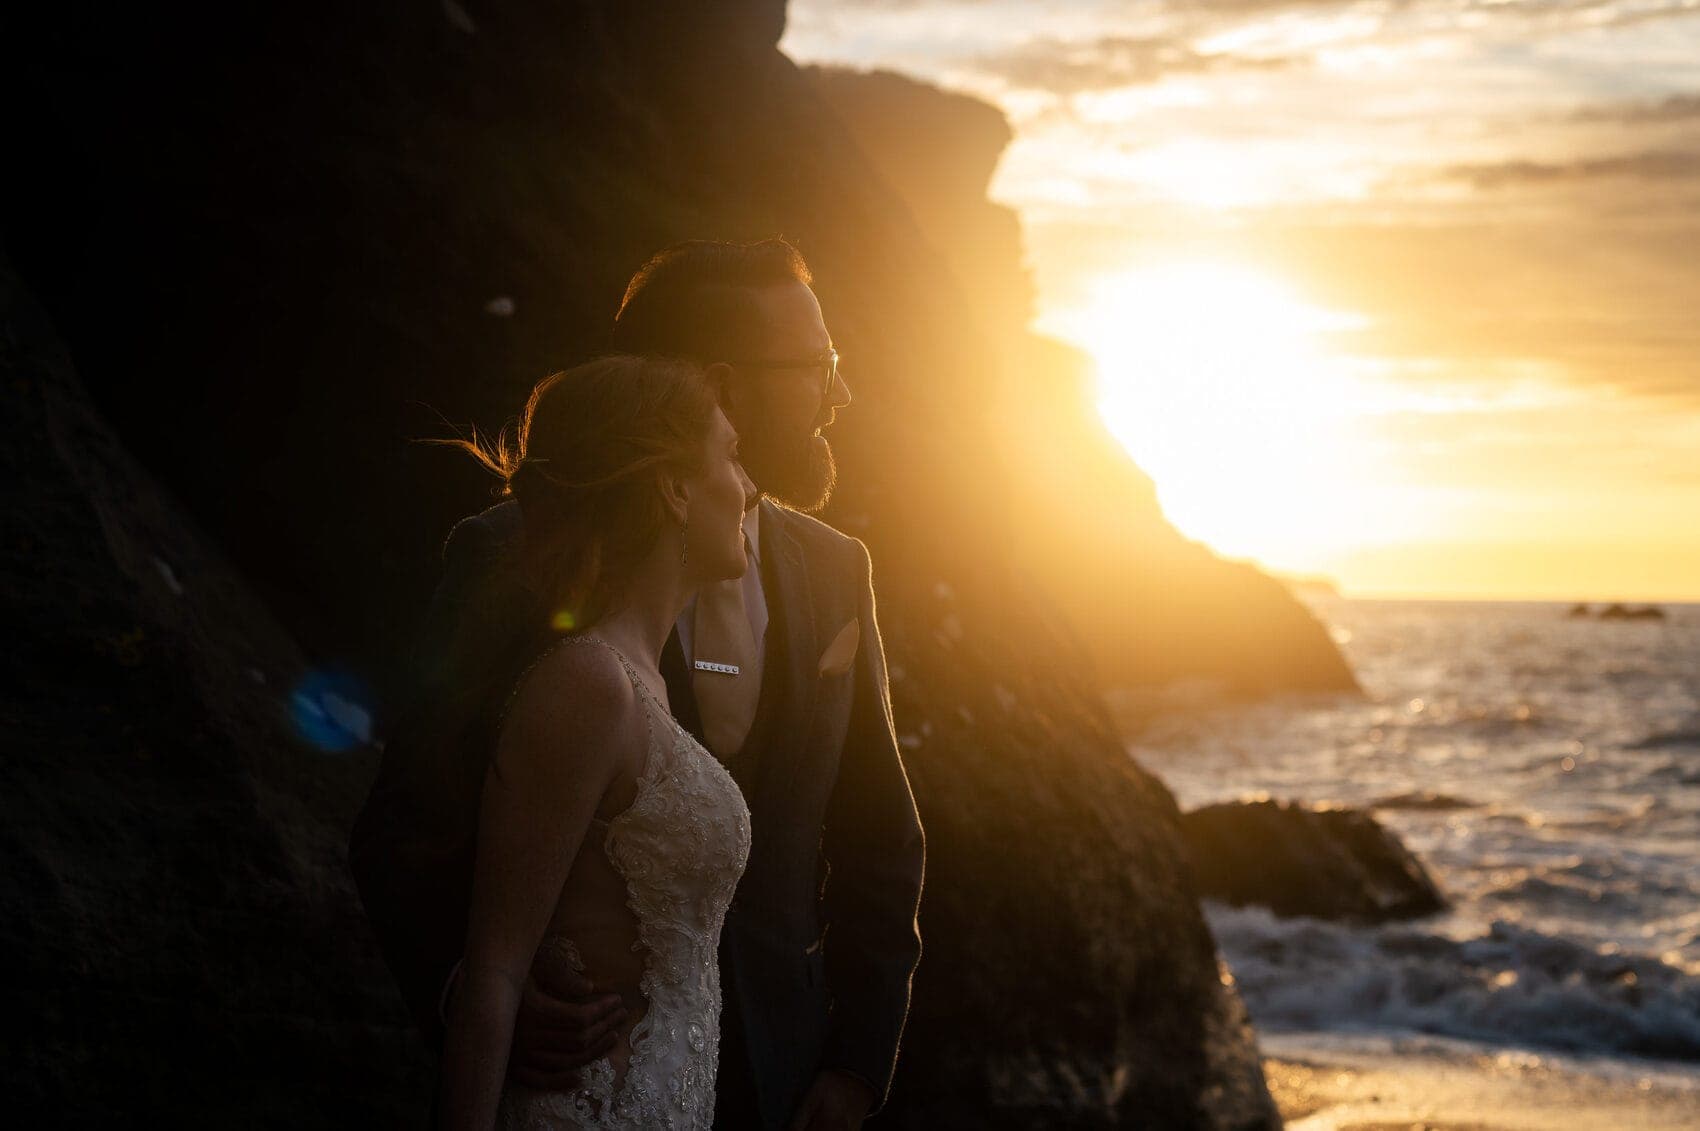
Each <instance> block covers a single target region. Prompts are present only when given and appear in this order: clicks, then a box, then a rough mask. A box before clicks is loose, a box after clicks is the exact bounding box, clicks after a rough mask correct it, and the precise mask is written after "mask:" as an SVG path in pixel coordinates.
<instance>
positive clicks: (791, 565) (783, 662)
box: [732, 499, 817, 785]
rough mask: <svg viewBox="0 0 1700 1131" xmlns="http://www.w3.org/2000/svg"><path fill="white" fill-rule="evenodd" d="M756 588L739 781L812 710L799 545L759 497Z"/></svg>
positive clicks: (811, 653)
mask: <svg viewBox="0 0 1700 1131" xmlns="http://www.w3.org/2000/svg"><path fill="white" fill-rule="evenodd" d="M760 505H761V508H762V516H761V546H762V556H761V561H762V591H763V592H764V593H765V594H766V596H767V609H768V628H767V642H766V646H765V648H764V649H763V664H762V687H761V699H760V700H759V702H758V704H757V707H756V720H755V724H754V726H752V727H751V730H750V741H749V742H748V743H746V744H745V746H744V749H743V750H742V751H740V752H739V754H738V756H737V757H736V758H734V759H733V762H732V770H733V775H734V776H735V777H737V778H738V779H739V782H740V784H744V785H748V784H750V783H751V782H752V781H753V778H754V776H755V772H756V769H757V765H758V764H759V762H760V760H761V756H762V754H763V753H764V752H765V750H766V749H767V748H768V747H769V746H772V745H773V744H774V743H775V742H776V741H782V740H784V739H785V738H787V737H790V736H791V735H793V734H794V733H795V732H797V731H798V729H799V723H798V720H803V719H807V718H808V717H809V713H810V712H811V711H812V710H813V709H814V692H815V679H814V671H813V662H814V659H815V654H816V651H817V646H816V639H817V634H816V625H815V609H814V601H813V599H812V594H811V593H810V591H809V570H808V565H807V563H806V562H805V561H804V559H803V551H802V547H801V546H799V545H798V543H797V539H796V536H795V535H794V534H793V533H792V532H791V529H790V525H789V523H788V522H787V521H786V519H787V518H788V517H789V516H788V515H786V513H785V512H784V511H783V510H781V509H780V508H779V507H777V506H775V505H774V504H773V503H771V502H769V501H767V500H766V499H763V500H762V501H761V504H760Z"/></svg>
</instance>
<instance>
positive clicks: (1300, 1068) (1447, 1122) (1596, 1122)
mask: <svg viewBox="0 0 1700 1131" xmlns="http://www.w3.org/2000/svg"><path fill="white" fill-rule="evenodd" d="M1260 1043H1261V1045H1262V1048H1263V1052H1264V1056H1265V1060H1264V1070H1265V1074H1266V1075H1267V1077H1268V1080H1269V1090H1270V1092H1271V1093H1272V1094H1273V1095H1274V1097H1275V1101H1276V1103H1277V1104H1278V1105H1279V1107H1280V1109H1281V1115H1282V1117H1283V1118H1284V1119H1285V1120H1286V1121H1287V1131H1696V1129H1700V1068H1697V1067H1695V1066H1691V1065H1673V1064H1669V1063H1665V1062H1657V1061H1625V1060H1622V1059H1611V1060H1591V1059H1589V1058H1586V1057H1575V1056H1559V1055H1555V1054H1551V1053H1544V1052H1535V1051H1503V1050H1493V1049H1488V1048H1485V1047H1483V1046H1476V1045H1471V1044H1469V1043H1467V1042H1461V1041H1447V1040H1441V1039H1436V1038H1425V1037H1413V1038H1385V1037H1368V1036H1350V1037H1343V1036H1341V1035H1339V1034H1326V1033H1304V1034H1287V1033H1283V1034H1265V1035H1263V1037H1262V1038H1261V1040H1260Z"/></svg>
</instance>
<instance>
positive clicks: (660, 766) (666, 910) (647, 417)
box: [440, 357, 755, 1129]
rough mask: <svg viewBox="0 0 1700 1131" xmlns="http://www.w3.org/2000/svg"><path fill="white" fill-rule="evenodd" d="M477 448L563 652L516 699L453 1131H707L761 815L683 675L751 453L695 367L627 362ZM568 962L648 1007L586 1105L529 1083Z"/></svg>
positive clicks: (449, 1072)
mask: <svg viewBox="0 0 1700 1131" xmlns="http://www.w3.org/2000/svg"><path fill="white" fill-rule="evenodd" d="M463 446H465V447H467V448H468V450H470V451H472V452H473V454H474V455H476V456H478V457H479V458H480V459H481V460H482V461H483V462H484V463H485V464H486V466H488V467H490V468H491V469H492V470H494V471H496V472H498V473H499V474H500V475H502V477H503V478H504V479H505V481H506V485H507V491H508V493H510V494H511V495H512V496H513V497H514V498H516V499H517V501H518V503H519V506H520V510H521V514H522V521H523V525H524V532H525V550H524V559H525V568H526V570H527V572H528V575H529V577H530V579H531V583H532V584H533V586H534V587H535V588H536V590H537V592H538V593H539V594H540V595H542V596H544V597H546V598H547V608H548V610H549V617H550V620H551V623H552V626H553V627H554V629H555V630H556V631H557V632H558V633H559V634H560V635H559V636H558V638H557V639H556V641H555V642H554V643H553V644H551V645H550V646H548V647H547V648H545V649H544V650H543V651H542V653H541V655H540V657H539V658H538V659H537V661H536V662H535V663H533V664H532V665H531V667H530V668H529V669H528V670H527V671H526V673H525V674H524V675H523V676H522V677H521V678H520V680H519V682H518V684H517V686H516V687H515V688H514V690H513V693H512V697H511V699H510V700H509V703H508V706H507V710H506V713H505V717H504V719H503V722H502V725H501V727H500V732H499V737H498V739H497V741H496V746H495V750H494V753H493V756H492V759H491V764H490V771H489V774H488V775H487V777H486V780H485V785H484V796H483V803H482V809H481V813H480V818H479V834H478V855H477V866H476V872H475V877H474V882H473V894H472V904H471V915H470V921H469V927H468V933H467V942H466V951H465V957H464V960H463V963H462V966H461V972H460V975H459V979H458V982H457V984H456V988H455V991H454V994H453V998H452V1001H451V1005H450V1010H449V1017H448V1021H449V1027H448V1036H447V1041H446V1045H445V1050H444V1063H443V1087H442V1093H441V1098H440V1114H441V1124H442V1126H443V1127H445V1128H457V1129H458V1128H480V1129H482V1128H489V1127H491V1126H494V1125H497V1124H499V1125H501V1126H503V1127H526V1128H532V1127H536V1128H646V1129H649V1128H703V1129H706V1128H708V1127H709V1126H710V1124H711V1123H712V1121H713V1116H714V1075H715V1068H716V1063H717V1058H718V1050H719V1014H720V983H719V968H718V965H717V963H716V951H717V949H718V945H719V937H720V926H721V922H722V920H723V918H724V917H725V913H726V908H727V905H728V904H729V903H730V902H731V898H732V892H733V889H734V888H735V887H736V886H737V882H738V878H739V876H740V875H741V874H742V872H743V868H744V862H745V859H746V857H747V855H748V852H749V842H750V825H749V811H748V810H747V809H746V808H745V805H744V800H743V797H742V795H741V794H740V793H739V791H738V787H737V785H736V784H734V783H733V781H732V778H731V776H730V775H729V774H728V773H727V772H726V770H725V769H724V768H723V767H722V766H721V765H720V764H719V762H717V761H716V760H715V759H714V758H713V756H712V755H710V754H709V753H708V752H707V751H706V750H704V749H703V748H702V747H701V746H700V745H698V744H697V743H696V742H695V740H693V739H692V738H691V737H690V736H689V735H688V734H687V733H686V732H685V731H684V730H683V729H682V728H680V727H679V725H678V724H677V723H676V722H674V720H673V717H672V715H671V714H670V713H669V711H668V707H667V692H666V686H665V684H664V683H663V681H662V678H661V674H660V670H659V668H660V658H661V650H662V647H663V645H664V644H665V643H666V640H667V637H668V634H669V633H670V632H671V631H672V630H673V626H674V623H675V621H677V619H678V617H679V614H680V612H681V611H682V610H683V609H684V607H685V605H686V603H687V602H688V600H689V599H690V597H691V595H692V593H693V592H694V591H695V590H696V589H697V588H698V587H699V586H700V585H702V584H703V583H705V582H709V581H718V580H722V579H726V578H731V577H737V576H739V575H740V574H741V573H742V572H743V570H744V568H745V561H746V558H745V552H744V544H743V530H742V526H741V522H742V519H743V517H744V512H745V510H746V509H747V507H748V506H750V505H753V503H754V501H755V488H754V486H753V485H752V484H751V482H750V480H749V478H748V477H747V476H746V475H745V474H744V471H743V468H742V467H741V466H740V465H739V463H738V453H737V436H736V434H735V433H734V431H733V429H732V426H731V425H730V424H729V423H728V422H727V420H726V418H725V416H723V415H722V414H721V412H720V409H719V407H718V405H717V404H716V401H715V395H714V390H712V389H711V388H709V387H708V385H707V383H706V382H705V381H704V380H703V377H702V375H701V373H700V371H699V370H698V369H696V368H695V367H694V366H691V365H689V364H687V363H684V362H676V361H667V360H656V359H640V358H631V357H615V358H606V359H603V360H601V361H597V362H592V363H590V364H589V365H585V366H581V367H579V368H577V369H574V370H571V371H568V372H566V373H561V374H556V375H555V376H553V377H550V378H548V379H547V380H545V381H544V382H542V383H541V384H540V385H538V387H537V389H536V390H535V391H534V392H533V393H532V396H531V399H530V401H529V402H528V404H527V406H526V412H525V416H524V419H523V421H522V425H521V432H520V436H519V440H518V446H517V450H514V449H510V448H509V447H508V446H507V445H506V444H505V443H498V444H497V445H496V446H495V448H494V449H491V448H487V447H481V446H479V445H477V444H476V443H473V444H467V445H463ZM551 965H556V966H557V969H561V968H564V969H566V970H571V971H572V972H574V973H576V974H579V975H581V976H583V977H588V978H589V979H591V980H592V981H593V982H595V983H596V984H597V985H598V986H599V987H607V988H608V989H610V990H611V991H613V992H617V993H618V994H620V996H621V998H622V999H623V1004H624V1006H625V1015H624V1020H623V1021H622V1022H621V1023H620V1024H619V1026H618V1028H617V1029H616V1031H615V1033H614V1043H613V1047H612V1049H611V1051H610V1052H609V1054H608V1055H607V1056H606V1057H605V1058H603V1059H601V1060H598V1061H595V1062H593V1063H592V1064H590V1065H589V1066H588V1067H587V1068H585V1069H584V1070H583V1072H582V1073H581V1077H580V1082H579V1086H578V1087H577V1088H576V1089H575V1090H574V1091H571V1092H539V1091H532V1090H529V1089H524V1088H521V1087H519V1086H517V1085H514V1084H510V1083H508V1082H507V1081H506V1076H507V1060H508V1053H509V1049H510V1045H511V1043H512V1039H513V1031H514V1021H515V1017H516V1014H517V1010H518V1007H519V1003H520V998H521V994H522V993H523V991H524V986H525V983H526V979H527V977H528V976H529V975H530V974H532V973H533V971H534V970H535V971H537V972H538V973H540V974H542V975H545V976H546V975H547V973H548V970H547V968H548V967H549V966H551Z"/></svg>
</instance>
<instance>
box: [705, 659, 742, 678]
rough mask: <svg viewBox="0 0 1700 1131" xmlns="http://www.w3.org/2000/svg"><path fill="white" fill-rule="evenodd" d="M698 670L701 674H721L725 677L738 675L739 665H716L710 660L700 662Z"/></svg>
mask: <svg viewBox="0 0 1700 1131" xmlns="http://www.w3.org/2000/svg"><path fill="white" fill-rule="evenodd" d="M696 669H697V671H699V672H720V673H721V674H723V675H737V674H738V665H737V664H716V663H713V662H711V661H709V660H698V661H697V662H696Z"/></svg>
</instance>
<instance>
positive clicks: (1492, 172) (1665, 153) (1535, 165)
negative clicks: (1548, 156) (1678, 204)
mask: <svg viewBox="0 0 1700 1131" xmlns="http://www.w3.org/2000/svg"><path fill="white" fill-rule="evenodd" d="M1607 177H1610V178H1627V179H1633V180H1641V181H1673V180H1684V179H1687V178H1690V177H1700V153H1691V152H1686V151H1681V150H1652V151H1649V152H1645V153H1627V154H1621V155H1618V156H1614V157H1594V158H1588V159H1586V160H1581V161H1563V162H1549V161H1497V162H1492V163H1488V164H1475V165H1451V166H1448V167H1447V168H1445V169H1443V170H1442V171H1441V173H1440V178H1441V179H1442V180H1449V181H1463V182H1464V183H1466V184H1468V185H1470V186H1471V187H1472V188H1476V189H1480V190H1482V191H1492V190H1495V189H1505V188H1517V187H1520V186H1523V185H1547V184H1562V183H1574V182H1577V181H1591V180H1597V179H1601V178H1607Z"/></svg>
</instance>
